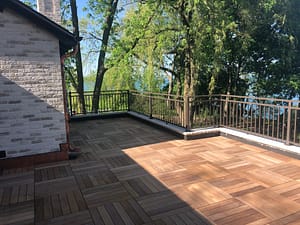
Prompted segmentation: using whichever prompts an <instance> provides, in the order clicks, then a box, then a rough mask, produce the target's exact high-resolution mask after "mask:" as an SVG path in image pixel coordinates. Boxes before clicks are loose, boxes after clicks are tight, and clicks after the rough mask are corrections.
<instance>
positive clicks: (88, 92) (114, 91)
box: [68, 90, 128, 95]
mask: <svg viewBox="0 0 300 225" xmlns="http://www.w3.org/2000/svg"><path fill="white" fill-rule="evenodd" d="M127 92H128V90H110V91H101V92H100V94H102V93H127ZM68 93H69V94H72V95H78V92H76V91H69V92H68ZM83 93H84V94H93V93H94V91H84V92H83Z"/></svg>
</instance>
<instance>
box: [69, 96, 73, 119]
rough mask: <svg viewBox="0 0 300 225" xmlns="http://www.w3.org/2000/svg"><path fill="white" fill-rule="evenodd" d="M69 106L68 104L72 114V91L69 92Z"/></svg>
mask: <svg viewBox="0 0 300 225" xmlns="http://www.w3.org/2000/svg"><path fill="white" fill-rule="evenodd" d="M69 106H70V115H71V116H73V109H72V93H71V92H69Z"/></svg>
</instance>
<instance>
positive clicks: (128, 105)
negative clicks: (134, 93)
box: [127, 90, 130, 111]
mask: <svg viewBox="0 0 300 225" xmlns="http://www.w3.org/2000/svg"><path fill="white" fill-rule="evenodd" d="M127 111H130V90H127Z"/></svg>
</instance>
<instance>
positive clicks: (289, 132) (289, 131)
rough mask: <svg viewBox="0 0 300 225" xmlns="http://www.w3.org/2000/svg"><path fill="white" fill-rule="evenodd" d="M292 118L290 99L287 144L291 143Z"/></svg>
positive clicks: (290, 102)
mask: <svg viewBox="0 0 300 225" xmlns="http://www.w3.org/2000/svg"><path fill="white" fill-rule="evenodd" d="M291 119H292V101H289V105H288V117H287V128H286V141H285V143H286V144H287V145H289V144H290V137H291Z"/></svg>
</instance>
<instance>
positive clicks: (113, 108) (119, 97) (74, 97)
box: [68, 90, 129, 116]
mask: <svg viewBox="0 0 300 225" xmlns="http://www.w3.org/2000/svg"><path fill="white" fill-rule="evenodd" d="M128 93H129V91H124V90H116V91H102V92H101V93H100V100H99V106H98V111H97V112H93V109H92V102H93V92H91V91H89V92H84V103H85V113H84V110H83V108H82V107H81V104H80V98H79V95H78V94H77V93H76V92H69V94H68V95H69V96H68V109H69V113H70V115H71V116H75V115H83V114H91V113H94V114H95V113H104V112H120V111H128V96H129V94H128Z"/></svg>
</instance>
